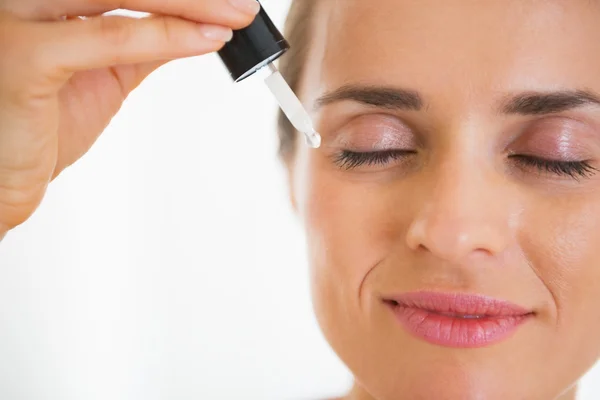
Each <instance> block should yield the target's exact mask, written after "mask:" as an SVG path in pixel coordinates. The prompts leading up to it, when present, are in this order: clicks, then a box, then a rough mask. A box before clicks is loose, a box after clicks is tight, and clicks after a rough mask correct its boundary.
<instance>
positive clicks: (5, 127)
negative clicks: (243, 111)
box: [0, 0, 259, 236]
mask: <svg viewBox="0 0 600 400" xmlns="http://www.w3.org/2000/svg"><path fill="white" fill-rule="evenodd" d="M116 8H125V9H129V10H135V11H142V12H148V13H151V14H152V15H151V16H150V17H147V18H142V19H131V18H126V17H120V16H102V15H101V14H102V13H105V12H107V11H111V10H114V9H116ZM258 10H259V4H258V3H257V2H256V1H255V0H248V1H243V0H169V1H165V0H51V1H48V0H0V236H2V235H3V233H5V232H6V231H8V230H9V229H12V228H13V227H15V226H17V225H19V224H21V223H22V222H24V221H25V220H26V219H27V218H29V217H30V216H31V214H32V213H33V212H34V210H35V209H36V208H37V206H38V205H39V203H40V201H41V200H42V198H43V196H44V193H45V191H46V188H47V185H48V184H49V182H51V181H52V179H54V178H55V177H56V176H57V175H58V174H60V172H61V171H63V170H64V169H65V168H66V167H68V166H69V165H71V164H73V163H74V162H75V161H77V160H78V159H79V158H80V157H81V156H82V155H83V154H85V153H86V152H87V151H88V150H89V148H90V147H91V146H92V144H93V143H94V142H95V141H96V139H97V138H98V136H99V135H100V134H101V132H102V131H103V130H104V129H105V127H106V126H107V125H108V123H109V122H110V120H111V119H112V117H113V116H114V115H115V114H116V113H117V111H118V110H119V108H120V107H121V105H122V103H123V101H124V100H125V98H126V97H127V95H128V94H129V93H130V92H131V91H132V90H133V89H134V88H135V87H136V86H138V85H139V84H140V83H141V82H142V80H143V79H144V78H146V77H147V76H148V75H149V74H150V73H151V72H152V71H154V70H155V69H156V68H158V67H159V66H160V65H162V64H164V63H165V62H167V61H169V60H173V59H177V58H183V57H189V56H196V55H200V54H205V53H209V52H213V51H216V50H218V49H220V48H221V47H222V46H223V45H224V43H225V42H226V41H227V40H229V39H230V38H231V35H232V29H240V28H243V27H244V26H246V25H248V24H250V23H251V22H252V20H253V19H254V16H255V15H256V13H257V12H258ZM80 16H82V17H85V18H80Z"/></svg>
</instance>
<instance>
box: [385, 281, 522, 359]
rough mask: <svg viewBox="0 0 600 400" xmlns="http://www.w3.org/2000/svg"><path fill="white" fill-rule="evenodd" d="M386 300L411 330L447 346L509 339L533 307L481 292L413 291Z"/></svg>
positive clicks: (482, 344)
mask: <svg viewBox="0 0 600 400" xmlns="http://www.w3.org/2000/svg"><path fill="white" fill-rule="evenodd" d="M383 301H384V303H385V304H386V305H387V306H389V307H390V309H391V310H392V311H393V312H394V314H395V316H396V318H397V319H398V320H399V321H400V323H401V324H402V326H403V327H404V328H405V329H407V330H408V331H409V332H410V333H411V334H413V335H415V336H417V337H419V338H421V339H423V340H425V341H427V342H429V343H433V344H437V345H441V346H446V347H459V348H469V347H484V346H489V345H491V344H494V343H498V342H500V341H502V340H504V339H507V338H508V337H509V336H510V335H511V334H513V333H514V332H515V331H516V330H517V329H518V328H519V327H520V326H521V325H522V324H523V323H524V322H525V321H527V320H528V319H530V318H531V317H533V316H534V313H533V311H531V310H527V309H525V308H523V307H521V306H518V305H515V304H512V303H509V302H506V301H502V300H496V299H493V298H490V297H485V296H480V295H467V294H458V293H452V294H450V293H448V294H446V293H437V292H414V293H405V294H401V295H398V296H391V297H386V298H384V299H383Z"/></svg>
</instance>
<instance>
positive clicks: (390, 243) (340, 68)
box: [0, 0, 600, 400]
mask: <svg viewBox="0 0 600 400" xmlns="http://www.w3.org/2000/svg"><path fill="white" fill-rule="evenodd" d="M117 3H118V4H117ZM48 4H49V3H48V2H47V1H46V0H27V1H26V0H3V1H0V54H2V55H3V57H1V58H0V121H1V122H0V237H1V236H2V235H3V234H4V233H5V232H6V231H8V230H10V229H12V228H13V227H15V226H17V225H18V224H20V223H22V222H23V221H25V220H26V219H27V218H28V217H29V216H30V215H31V213H33V211H34V210H35V208H36V207H37V205H38V204H39V202H40V201H41V199H42V197H43V195H44V193H45V190H46V187H47V185H48V184H49V182H50V181H51V180H52V179H53V178H54V177H55V176H57V175H58V174H59V173H60V172H61V171H62V170H63V169H64V168H66V167H67V166H68V165H71V164H72V163H74V162H75V161H76V160H77V159H78V158H79V157H80V156H81V155H82V154H84V153H85V152H86V151H87V150H88V149H89V147H90V146H91V145H92V144H93V142H94V141H95V139H96V138H97V137H98V135H99V134H100V133H101V132H102V130H103V128H104V127H105V126H106V124H107V123H108V121H110V119H111V117H112V116H113V115H114V114H115V113H116V112H117V110H118V109H119V107H120V105H121V103H122V101H123V99H124V98H125V97H126V96H127V94H128V93H129V92H130V91H131V90H132V89H133V88H134V87H135V86H137V85H138V84H139V83H140V82H141V81H142V80H143V79H144V78H145V77H146V76H147V75H148V74H149V73H150V72H151V71H153V70H154V69H155V68H157V67H158V66H159V65H161V64H162V63H164V62H165V61H166V60H170V59H175V58H181V57H187V56H192V55H199V54H204V53H207V52H211V51H215V50H217V49H218V48H219V47H221V46H222V45H223V40H225V39H223V40H214V39H213V40H211V39H208V38H207V37H206V36H205V31H204V30H203V29H200V28H201V27H206V26H209V25H210V26H213V25H217V26H221V27H225V30H226V33H230V28H239V27H242V26H244V25H246V24H248V23H249V22H250V21H251V19H252V15H251V13H249V12H240V11H239V10H235V9H233V8H232V7H231V6H230V5H229V4H228V3H227V2H226V1H224V0H223V1H221V0H204V1H203V0H172V1H169V2H163V1H161V2H159V1H154V0H130V1H122V2H110V1H107V0H102V1H101V0H97V1H93V0H89V1H86V2H82V1H80V0H61V1H60V2H59V1H56V2H52V6H49V5H48ZM336 5H339V2H335V1H333V0H322V1H321V2H319V5H318V7H319V10H318V12H317V13H316V15H317V18H316V20H315V21H314V22H315V23H314V30H315V32H314V33H315V35H316V37H315V40H314V41H313V43H314V46H313V48H312V49H311V54H310V58H309V60H307V62H308V64H307V66H308V71H307V73H306V74H305V79H304V81H303V85H302V89H301V91H300V92H301V96H302V98H303V100H304V101H305V102H306V104H308V105H309V106H313V105H316V103H318V101H317V100H318V99H319V98H321V97H322V96H323V95H326V94H327V93H331V92H335V91H336V90H337V89H339V88H340V87H341V86H344V85H348V84H354V85H356V84H360V85H376V86H386V87H394V88H398V87H402V88H408V89H410V90H413V91H418V92H419V93H420V95H421V97H422V98H423V101H424V107H423V108H422V109H421V110H405V109H396V108H390V107H387V108H381V107H374V106H366V105H364V104H361V103H359V102H356V101H348V100H346V101H336V102H330V103H329V104H327V105H324V106H322V107H320V108H315V109H314V113H313V116H314V118H315V122H316V125H317V127H318V129H319V131H320V132H321V133H322V135H323V139H324V142H323V146H322V148H321V149H319V150H309V149H307V148H306V147H305V146H302V145H301V144H300V142H299V143H298V150H297V153H296V154H295V157H294V159H293V160H292V161H290V164H289V167H290V177H291V179H292V197H293V201H294V204H295V206H296V208H297V210H298V213H299V215H300V217H301V219H302V221H303V223H304V225H305V227H306V231H307V237H308V239H309V251H310V261H311V271H312V283H313V286H312V287H313V296H314V304H315V311H316V314H317V317H318V319H319V322H320V324H321V326H322V329H323V332H324V333H325V335H326V337H327V339H328V340H329V342H330V343H331V345H332V346H333V348H334V349H335V350H336V352H337V353H338V354H339V355H340V357H341V358H342V359H343V360H344V361H345V362H346V363H347V364H348V366H349V367H350V368H351V369H352V371H353V372H354V374H355V376H356V385H355V387H354V389H353V390H352V393H351V394H349V395H348V397H347V399H352V400H372V399H377V400H398V399H410V400H413V399H449V400H452V399H457V400H458V399H460V400H464V399H467V400H470V399H474V400H475V399H476V400H478V399H486V400H488V399H491V400H495V399H527V400H528V399H532V400H538V399H539V400H548V399H560V400H570V399H573V398H574V395H575V390H574V388H575V385H576V382H577V381H578V379H579V378H580V377H581V376H582V375H583V374H584V373H585V372H586V371H587V370H588V369H589V368H590V367H591V366H592V365H593V364H594V362H595V361H596V360H597V358H598V352H599V350H600V339H599V338H600V313H599V311H598V310H597V307H596V303H597V300H598V294H597V293H600V291H599V289H600V287H599V286H600V279H598V278H600V276H599V275H600V269H598V268H597V260H598V258H599V257H600V254H599V252H600V250H598V249H597V247H598V246H597V243H598V242H599V239H600V237H599V236H600V231H599V230H598V229H597V227H598V226H600V225H599V223H600V221H599V219H600V212H599V211H600V174H597V173H590V174H587V175H586V176H585V177H579V178H578V179H573V178H571V177H567V176H561V175H557V174H554V173H551V172H550V171H548V170H539V169H535V168H534V167H532V166H531V165H529V166H524V165H522V164H519V163H517V162H516V161H515V159H514V157H512V156H514V155H523V154H525V155H527V156H536V157H545V158H553V159H558V160H562V161H565V160H568V161H581V160H587V161H589V162H590V164H591V165H592V166H593V167H597V168H600V107H598V106H594V105H586V106H582V107H577V108H574V109H569V110H562V111H560V112H555V113H552V114H550V115H547V114H544V115H519V114H514V113H509V114H507V113H504V112H502V111H501V110H502V105H501V104H502V103H503V102H505V101H506V99H507V98H509V97H511V96H514V95H518V94H520V93H522V92H524V91H527V92H532V91H535V92H541V93H546V92H548V91H555V90H567V91H568V90H571V91H572V90H580V89H585V90H589V91H594V92H600V80H599V79H597V74H598V71H600V52H599V51H597V50H598V49H597V45H595V44H596V43H600V41H599V39H600V26H599V24H598V23H597V21H598V20H599V18H600V9H599V8H598V7H599V6H598V4H597V3H596V2H594V1H589V0H569V1H568V2H567V1H564V0H563V1H558V0H547V1H534V0H488V1H485V2H482V1H475V0H444V1H441V0H438V1H433V0H419V1H418V2H417V1H408V0H405V1H398V0H373V1H369V2H365V1H359V0H344V7H339V6H338V7H336ZM118 7H120V8H132V9H136V10H140V11H146V12H151V13H155V14H156V16H155V17H153V18H151V19H148V20H144V21H130V20H125V19H119V18H115V19H110V20H108V21H107V20H105V19H102V18H99V17H92V18H91V19H89V20H85V21H80V20H67V21H63V20H61V19H60V18H59V17H61V16H65V15H89V16H93V15H96V14H98V13H100V12H104V11H109V10H111V9H115V8H118ZM221 33H223V31H221ZM325 50H327V51H325ZM329 98H330V99H331V96H330V97H329ZM78 116H83V117H78ZM374 149H375V150H381V149H395V150H398V149H400V150H406V151H410V154H408V155H406V156H403V157H398V158H396V159H394V160H391V161H390V162H389V163H386V164H378V165H372V166H366V165H363V166H361V167H359V168H355V169H350V170H348V169H344V168H342V167H340V166H339V165H338V164H337V163H336V162H335V159H336V158H339V154H340V152H341V151H343V150H353V151H371V150H374ZM420 289H427V290H441V291H455V292H469V293H482V294H486V295H489V296H493V297H497V298H501V299H506V300H509V301H511V302H514V303H517V304H520V305H522V306H524V307H526V308H528V309H531V310H532V311H533V312H534V313H535V316H534V317H533V318H531V320H530V321H528V322H527V323H526V324H525V325H523V326H522V327H521V328H520V329H519V330H518V331H517V332H516V334H515V335H513V336H512V337H511V338H509V339H507V340H505V341H504V342H501V343H499V344H496V345H494V346H490V347H485V348H478V349H462V350H459V349H451V348H445V347H441V346H434V345H431V344H429V343H425V342H423V341H421V340H420V339H417V338H415V337H413V336H411V335H410V334H408V333H407V332H405V331H404V330H403V328H401V327H400V325H399V324H398V323H397V321H396V320H395V319H394V318H393V316H392V313H391V312H390V311H389V310H388V309H387V308H386V307H385V306H384V305H383V304H382V302H381V300H380V298H381V296H385V295H389V294H395V293H403V292H407V291H415V290H420Z"/></svg>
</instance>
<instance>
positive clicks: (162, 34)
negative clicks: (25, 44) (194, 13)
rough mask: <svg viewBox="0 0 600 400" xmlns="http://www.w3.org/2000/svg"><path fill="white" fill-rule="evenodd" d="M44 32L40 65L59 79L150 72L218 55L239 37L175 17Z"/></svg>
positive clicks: (109, 20)
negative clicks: (130, 67) (115, 70)
mask: <svg viewBox="0 0 600 400" xmlns="http://www.w3.org/2000/svg"><path fill="white" fill-rule="evenodd" d="M40 29H42V30H43V32H40V33H41V34H42V35H43V36H44V37H45V38H46V40H45V43H44V51H43V52H41V55H39V56H38V57H41V58H42V59H41V60H38V61H39V64H41V65H42V66H45V68H48V69H49V70H50V71H49V72H56V73H58V74H59V76H60V75H63V74H64V75H68V74H71V73H73V72H77V71H81V70H88V69H96V68H103V67H109V66H115V65H123V64H143V65H144V66H145V68H143V70H144V72H146V73H149V72H151V70H153V69H154V68H155V66H158V65H160V62H162V61H166V60H173V59H177V58H184V57H191V56H197V55H201V54H205V53H211V52H214V51H217V50H219V49H220V48H221V47H222V46H223V45H224V44H225V42H227V41H229V40H231V37H232V35H233V32H232V30H231V28H227V27H224V26H220V25H210V24H201V23H196V22H192V21H188V20H184V19H181V18H176V17H169V16H151V17H146V18H141V19H135V18H128V17H122V16H99V17H93V18H89V19H73V20H67V21H62V22H60V23H56V22H54V23H43V24H41V26H40ZM140 72H141V71H140Z"/></svg>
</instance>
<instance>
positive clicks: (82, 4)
mask: <svg viewBox="0 0 600 400" xmlns="http://www.w3.org/2000/svg"><path fill="white" fill-rule="evenodd" d="M3 8H4V9H5V10H7V11H10V12H13V13H14V14H16V15H18V16H20V17H22V18H24V19H36V20H57V19H60V18H61V17H62V16H68V15H81V16H91V15H98V14H102V13H105V12H108V11H114V10H116V9H127V10H132V11H141V12H146V13H151V14H162V15H170V16H175V17H180V18H184V19H189V20H191V21H196V22H203V23H208V24H214V25H223V26H228V27H230V28H233V29H241V28H243V27H245V26H247V25H249V24H250V23H251V22H252V20H253V19H254V18H255V16H256V14H257V13H258V11H259V10H260V4H259V3H258V2H257V1H256V0H170V1H165V0H85V1H82V0H50V1H49V0H4V1H1V0H0V10H1V9H3Z"/></svg>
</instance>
